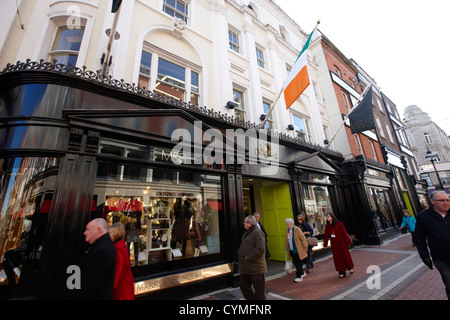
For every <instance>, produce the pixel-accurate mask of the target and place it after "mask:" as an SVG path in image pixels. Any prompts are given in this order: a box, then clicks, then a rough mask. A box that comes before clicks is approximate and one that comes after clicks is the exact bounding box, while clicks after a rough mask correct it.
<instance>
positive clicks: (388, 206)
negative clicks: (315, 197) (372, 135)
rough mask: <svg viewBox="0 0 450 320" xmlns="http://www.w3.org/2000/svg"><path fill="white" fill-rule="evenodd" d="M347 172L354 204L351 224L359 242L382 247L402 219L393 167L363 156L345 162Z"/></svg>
mask: <svg viewBox="0 0 450 320" xmlns="http://www.w3.org/2000/svg"><path fill="white" fill-rule="evenodd" d="M343 169H344V171H345V172H346V176H345V177H346V181H345V183H344V184H345V185H346V186H347V188H346V192H347V194H346V196H347V197H348V199H347V203H351V204H352V205H351V206H349V208H348V210H349V214H348V217H349V218H350V220H349V221H348V224H349V225H351V226H352V227H351V228H353V229H354V230H357V234H356V235H355V236H356V238H357V239H358V242H361V243H364V244H375V245H378V244H381V243H382V235H383V234H384V233H385V232H387V231H390V230H395V227H397V226H398V223H399V219H400V218H399V203H398V200H397V198H396V197H395V195H394V191H393V189H392V188H393V180H392V179H393V174H392V170H391V168H390V166H388V165H385V164H383V163H380V162H377V161H374V160H371V159H366V158H365V157H364V156H362V155H360V156H357V157H356V158H355V159H351V160H346V161H344V163H343ZM400 223H401V221H400Z"/></svg>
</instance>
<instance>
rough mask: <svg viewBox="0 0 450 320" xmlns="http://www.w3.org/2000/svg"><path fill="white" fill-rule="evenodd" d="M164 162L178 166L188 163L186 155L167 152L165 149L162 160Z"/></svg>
mask: <svg viewBox="0 0 450 320" xmlns="http://www.w3.org/2000/svg"><path fill="white" fill-rule="evenodd" d="M160 160H162V161H172V162H173V163H176V164H182V163H186V162H187V159H186V155H185V154H184V153H183V152H177V151H166V150H164V149H161V158H160Z"/></svg>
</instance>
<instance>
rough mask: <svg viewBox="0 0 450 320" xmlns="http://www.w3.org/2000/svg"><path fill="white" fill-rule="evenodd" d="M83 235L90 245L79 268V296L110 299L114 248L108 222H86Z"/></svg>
mask: <svg viewBox="0 0 450 320" xmlns="http://www.w3.org/2000/svg"><path fill="white" fill-rule="evenodd" d="M84 235H85V237H86V242H87V243H89V244H90V247H89V249H88V252H87V254H86V255H85V257H84V260H83V266H82V269H81V291H82V297H81V298H82V299H96V300H112V299H113V288H114V274H115V265H116V248H115V247H114V243H113V242H112V240H111V237H110V236H109V233H108V223H107V222H106V220H104V219H101V218H98V219H94V220H92V221H90V222H89V223H88V224H87V226H86V231H85V232H84Z"/></svg>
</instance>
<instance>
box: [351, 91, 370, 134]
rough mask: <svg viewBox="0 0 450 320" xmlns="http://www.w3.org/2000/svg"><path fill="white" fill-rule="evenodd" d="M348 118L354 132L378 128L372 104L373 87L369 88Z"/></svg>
mask: <svg viewBox="0 0 450 320" xmlns="http://www.w3.org/2000/svg"><path fill="white" fill-rule="evenodd" d="M348 118H349V120H350V129H351V130H352V133H358V132H363V131H366V130H371V129H376V126H375V119H374V116H373V106H372V87H370V88H369V90H368V91H367V94H366V95H365V96H364V98H363V99H362V101H361V102H360V103H359V104H358V106H357V107H356V108H355V109H354V110H353V111H352V112H350V113H349V115H348Z"/></svg>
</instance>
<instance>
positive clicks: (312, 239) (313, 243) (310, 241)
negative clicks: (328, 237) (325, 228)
mask: <svg viewBox="0 0 450 320" xmlns="http://www.w3.org/2000/svg"><path fill="white" fill-rule="evenodd" d="M306 241H307V242H308V246H311V247H315V246H317V245H318V244H319V240H317V238H315V237H309V238H306Z"/></svg>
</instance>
